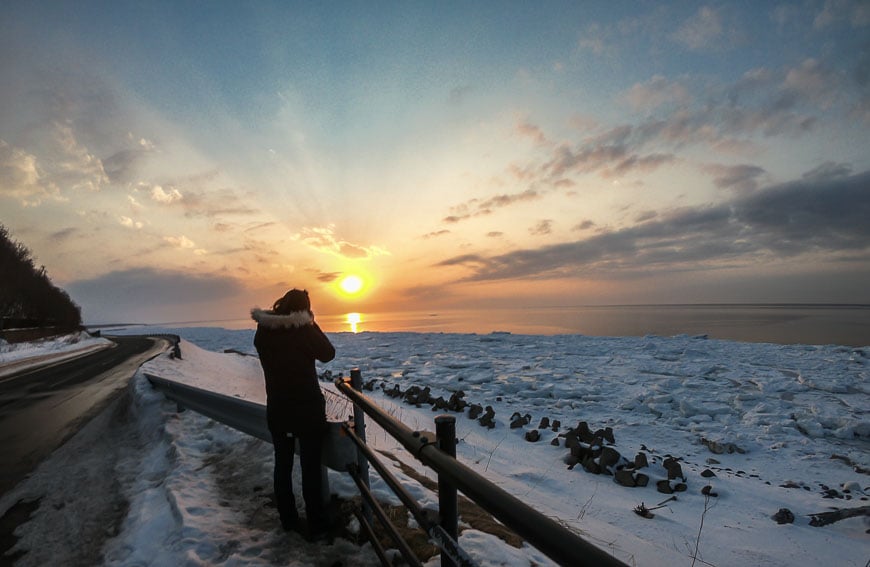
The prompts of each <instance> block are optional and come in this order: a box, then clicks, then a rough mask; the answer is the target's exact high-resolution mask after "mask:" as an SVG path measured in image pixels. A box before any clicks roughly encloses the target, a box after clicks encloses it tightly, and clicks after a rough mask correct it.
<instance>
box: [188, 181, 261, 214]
mask: <svg viewBox="0 0 870 567" xmlns="http://www.w3.org/2000/svg"><path fill="white" fill-rule="evenodd" d="M250 201H251V199H250V198H243V197H240V196H239V195H238V194H237V193H236V192H235V191H234V190H232V189H228V188H224V189H209V190H202V191H190V190H186V191H184V193H183V195H182V198H181V199H174V200H172V201H171V204H175V203H178V204H180V205H181V206H182V207H183V208H184V216H186V217H191V218H193V217H208V218H212V217H216V216H219V215H255V214H258V213H259V212H260V210H259V209H257V208H255V207H252V206H251V205H250V204H249V203H250Z"/></svg>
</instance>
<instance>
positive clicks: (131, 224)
mask: <svg viewBox="0 0 870 567" xmlns="http://www.w3.org/2000/svg"><path fill="white" fill-rule="evenodd" d="M118 222H119V223H121V226H124V227H127V228H134V229H137V230H138V229H140V228H142V227H143V226H145V224H144V223H143V222H142V221H136V220H133V219H131V218H130V217H127V216H123V215H122V216H120V217H119V218H118Z"/></svg>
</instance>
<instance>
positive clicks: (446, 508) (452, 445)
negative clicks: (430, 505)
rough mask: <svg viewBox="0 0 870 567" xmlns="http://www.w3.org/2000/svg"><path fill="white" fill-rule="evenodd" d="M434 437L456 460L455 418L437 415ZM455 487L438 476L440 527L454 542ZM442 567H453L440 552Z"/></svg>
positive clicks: (455, 527) (456, 505) (456, 500)
mask: <svg viewBox="0 0 870 567" xmlns="http://www.w3.org/2000/svg"><path fill="white" fill-rule="evenodd" d="M435 437H436V439H437V441H438V448H439V449H440V450H441V451H442V452H443V453H445V454H447V455H449V456H451V457H453V458H454V459H455V458H456V418H455V417H453V416H452V415H439V416H437V417H436V418H435ZM457 498H458V497H457V495H456V487H455V486H453V485H452V484H451V483H450V482H449V481H448V480H447V478H446V477H445V476H444V475H442V474H439V475H438V511H439V514H440V516H441V527H442V528H443V529H444V531H445V532H447V535H449V536H450V537H452V538H453V540H454V541H457V542H458V541H459V537H458V533H457V532H458V531H459V530H458V524H459V503H458V499H457ZM441 565H442V567H455V566H456V563H455V562H454V561H453V559H452V558H451V557H450V556H449V555H448V554H447V553H444V552H443V551H442V553H441Z"/></svg>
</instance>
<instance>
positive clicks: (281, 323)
mask: <svg viewBox="0 0 870 567" xmlns="http://www.w3.org/2000/svg"><path fill="white" fill-rule="evenodd" d="M251 318H253V319H254V321H256V322H257V332H256V334H255V335H254V346H255V347H256V348H257V353H258V354H259V355H260V364H261V366H262V367H263V375H264V377H265V379H266V416H267V419H268V422H269V429H270V430H271V431H274V432H288V433H293V434H295V435H313V434H318V433H321V432H323V430H324V429H325V428H326V403H325V401H324V399H323V393H322V392H321V391H320V386H319V385H318V383H317V370H316V368H315V366H314V361H315V359H316V360H319V361H321V362H329V361H330V360H332V359H333V358H335V347H333V346H332V343H330V342H329V339H328V338H327V337H326V335H325V334H324V333H323V331H321V330H320V327H318V326H317V323H315V322H314V317H313V315H312V314H311V312H310V311H294V312H292V313H289V314H286V315H282V314H277V313H275V312H273V311H267V310H263V309H252V310H251Z"/></svg>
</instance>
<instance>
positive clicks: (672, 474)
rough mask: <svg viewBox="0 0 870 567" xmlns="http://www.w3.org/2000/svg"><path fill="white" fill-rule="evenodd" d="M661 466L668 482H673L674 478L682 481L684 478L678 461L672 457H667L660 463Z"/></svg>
mask: <svg viewBox="0 0 870 567" xmlns="http://www.w3.org/2000/svg"><path fill="white" fill-rule="evenodd" d="M662 466H663V467H665V470H667V471H668V480H674V479H675V478H682V479H683V480H685V479H686V477H685V476H684V475H683V468H682V467H681V466H680V463H679V461H677V459H675V458H673V457H668V458H667V459H665V460H664V462H662Z"/></svg>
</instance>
